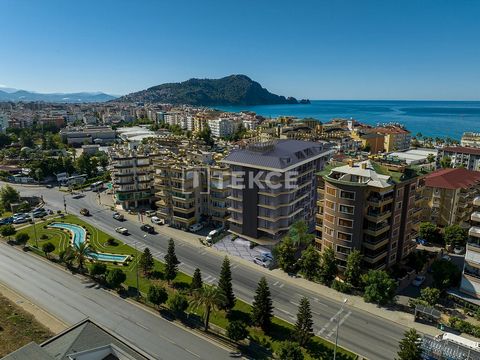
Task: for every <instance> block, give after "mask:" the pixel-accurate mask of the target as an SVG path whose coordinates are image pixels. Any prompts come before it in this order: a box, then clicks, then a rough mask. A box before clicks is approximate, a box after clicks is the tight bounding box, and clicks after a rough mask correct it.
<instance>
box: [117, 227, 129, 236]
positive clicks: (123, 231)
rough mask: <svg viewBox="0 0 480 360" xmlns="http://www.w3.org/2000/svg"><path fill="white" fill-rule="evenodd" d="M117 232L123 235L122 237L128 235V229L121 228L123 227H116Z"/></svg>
mask: <svg viewBox="0 0 480 360" xmlns="http://www.w3.org/2000/svg"><path fill="white" fill-rule="evenodd" d="M115 231H116V232H117V233H119V234H122V235H127V234H128V229H127V228H124V227H121V226H119V227H116V228H115Z"/></svg>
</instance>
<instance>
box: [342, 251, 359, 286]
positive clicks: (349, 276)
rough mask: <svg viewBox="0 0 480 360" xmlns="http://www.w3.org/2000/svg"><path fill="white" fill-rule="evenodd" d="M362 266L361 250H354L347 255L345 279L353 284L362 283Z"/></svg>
mask: <svg viewBox="0 0 480 360" xmlns="http://www.w3.org/2000/svg"><path fill="white" fill-rule="evenodd" d="M361 266H362V254H361V253H360V251H359V250H356V249H355V250H353V251H352V252H351V253H350V254H348V257H347V266H346V268H345V272H344V275H345V281H346V282H347V283H349V284H351V285H353V286H358V285H359V284H360V271H361Z"/></svg>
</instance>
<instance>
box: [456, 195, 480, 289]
mask: <svg viewBox="0 0 480 360" xmlns="http://www.w3.org/2000/svg"><path fill="white" fill-rule="evenodd" d="M473 206H474V207H475V211H474V212H473V213H472V214H471V215H470V220H471V227H470V229H469V230H468V241H467V246H466V253H465V264H464V266H463V273H462V281H461V283H460V290H461V291H462V292H464V293H467V294H469V295H471V296H474V297H476V298H480V197H476V198H475V199H474V200H473Z"/></svg>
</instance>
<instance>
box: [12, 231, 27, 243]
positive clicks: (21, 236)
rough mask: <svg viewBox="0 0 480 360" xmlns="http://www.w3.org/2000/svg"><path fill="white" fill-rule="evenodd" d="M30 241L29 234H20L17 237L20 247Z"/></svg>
mask: <svg viewBox="0 0 480 360" xmlns="http://www.w3.org/2000/svg"><path fill="white" fill-rule="evenodd" d="M28 240H30V236H29V235H28V234H27V233H18V234H17V235H16V236H15V241H16V242H17V244H20V245H25V244H26V243H27V242H28Z"/></svg>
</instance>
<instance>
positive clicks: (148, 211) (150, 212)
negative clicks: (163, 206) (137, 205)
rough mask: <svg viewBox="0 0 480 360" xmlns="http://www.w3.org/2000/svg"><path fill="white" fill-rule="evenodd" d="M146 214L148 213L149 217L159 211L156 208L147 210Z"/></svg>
mask: <svg viewBox="0 0 480 360" xmlns="http://www.w3.org/2000/svg"><path fill="white" fill-rule="evenodd" d="M145 215H147V217H152V216H155V215H157V212H156V211H155V210H147V211H145Z"/></svg>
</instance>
